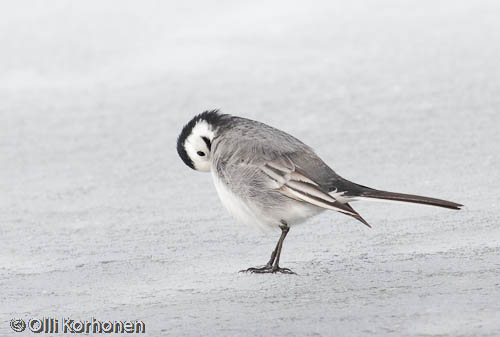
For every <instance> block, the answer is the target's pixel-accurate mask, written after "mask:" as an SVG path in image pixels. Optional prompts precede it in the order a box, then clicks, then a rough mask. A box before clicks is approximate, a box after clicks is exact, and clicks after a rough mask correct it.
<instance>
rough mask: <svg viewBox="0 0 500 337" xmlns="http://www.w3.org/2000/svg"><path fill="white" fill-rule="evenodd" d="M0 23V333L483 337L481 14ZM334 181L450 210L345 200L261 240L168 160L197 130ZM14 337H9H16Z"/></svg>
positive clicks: (181, 15) (391, 8)
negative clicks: (64, 325)
mask: <svg viewBox="0 0 500 337" xmlns="http://www.w3.org/2000/svg"><path fill="white" fill-rule="evenodd" d="M137 4H138V3H137V2H125V1H123V2H119V3H118V2H114V3H111V2H106V3H103V2H101V1H86V2H80V3H76V2H71V3H70V2H67V1H62V0H61V1H54V2H51V6H50V7H49V6H45V4H44V3H41V2H33V3H32V4H31V5H30V6H24V5H21V4H18V5H14V7H8V6H7V5H6V4H2V5H0V45H1V46H2V47H1V48H2V52H1V53H0V74H1V76H0V156H1V165H0V191H1V192H0V336H4V335H5V336H7V335H13V334H14V333H13V332H12V331H11V330H10V327H9V322H10V320H11V319H12V318H24V319H28V318H30V317H43V316H52V317H71V318H74V319H79V320H85V319H89V318H90V317H91V316H95V317H96V318H98V319H101V320H109V319H112V320H113V319H117V320H135V319H138V320H143V321H144V322H145V324H146V329H147V335H150V336H167V335H168V336H200V335H208V336H272V335H276V336H283V335H287V336H314V335H317V336H320V335H334V336H387V335H389V336H499V335H500V223H499V220H500V213H499V211H500V194H499V190H500V173H499V172H500V170H499V167H500V155H499V151H500V132H499V127H500V114H499V106H500V95H499V93H500V62H499V61H498V60H499V55H500V44H499V43H498V41H500V23H499V21H498V11H499V9H500V6H499V5H498V3H497V2H495V1H481V2H473V1H452V0H445V1H439V2H435V1H424V2H418V3H412V2H407V1H404V2H400V1H391V0H384V1H377V2H375V1H372V2H362V1H353V2H349V4H346V3H345V2H341V1H325V2H324V3H322V4H320V3H318V2H314V3H313V2H311V4H304V3H298V2H297V3H295V2H290V1H286V2H281V3H274V4H273V5H272V6H271V5H269V4H268V3H267V2H264V1H262V2H251V3H250V2H245V3H237V2H229V1H227V2H220V3H217V4H215V3H214V4H211V5H209V4H207V3H206V2H199V3H198V4H197V5H194V4H191V3H190V4H189V5H188V4H186V5H182V4H181V3H180V2H141V4H140V6H141V7H140V8H137ZM212 108H221V109H222V110H223V112H226V113H231V114H235V115H241V116H244V117H248V118H252V119H257V120H260V121H263V122H265V123H268V124H270V125H273V126H276V127H279V128H281V129H283V130H285V131H287V132H289V133H291V134H293V135H295V136H296V137H298V138H299V139H301V140H303V141H304V142H305V143H307V144H309V145H310V146H312V147H313V148H314V149H316V151H317V153H318V154H319V155H320V156H321V157H322V158H323V159H324V160H325V161H326V162H327V163H329V164H330V165H331V166H332V168H333V169H334V170H336V171H337V172H338V173H339V174H340V175H342V176H344V177H345V178H347V179H350V180H353V181H355V182H358V183H360V184H363V185H367V186H371V187H374V188H380V189H386V190H392V191H398V192H406V193H414V194H422V195H428V196H433V197H438V198H443V199H448V200H452V201H456V202H461V203H463V204H464V205H466V207H465V208H464V209H463V210H461V211H450V210H445V209H439V208H432V207H425V206H416V205H404V204H385V203H368V202H359V203H356V204H354V207H355V208H356V209H357V210H358V211H359V212H360V213H361V214H362V215H363V217H364V218H365V219H366V220H367V221H368V222H369V223H370V224H371V225H372V226H373V229H371V230H370V229H368V228H366V227H364V226H363V225H361V224H360V223H358V222H356V221H355V220H353V219H351V218H349V217H346V216H343V215H341V214H338V213H334V212H326V213H324V214H322V215H320V216H318V217H317V218H314V219H312V220H311V221H309V222H308V223H306V224H304V225H302V226H299V227H296V228H293V229H292V230H291V231H290V233H289V236H288V237H287V240H286V241H285V245H284V250H283V255H282V266H285V267H289V268H291V269H293V270H294V271H295V272H297V273H298V275H249V274H240V273H238V270H240V269H243V268H248V267H251V266H255V265H260V264H264V263H265V262H266V261H267V259H268V257H269V254H270V253H271V250H272V249H273V247H274V245H275V242H276V240H277V239H278V237H279V233H277V232H276V233H275V232H271V233H265V232H261V231H259V230H258V229H256V228H247V227H245V226H243V225H240V224H238V223H237V222H236V221H234V220H233V219H232V218H231V217H230V216H229V215H228V213H227V212H226V211H225V210H224V209H223V207H222V205H221V203H220V201H219V200H218V198H217V195H216V192H215V189H214V187H213V184H212V182H211V177H210V175H208V174H202V173H198V172H194V171H192V170H190V169H189V168H187V167H186V166H185V165H184V164H183V163H182V162H181V160H180V159H179V158H178V156H177V153H176V151H175V142H176V138H177V136H178V133H179V132H180V130H181V128H182V126H183V124H184V123H186V122H187V121H188V120H189V119H190V118H192V116H193V115H194V114H197V113H199V112H201V111H203V110H205V109H212ZM24 334H26V335H27V334H30V333H29V332H25V333H24Z"/></svg>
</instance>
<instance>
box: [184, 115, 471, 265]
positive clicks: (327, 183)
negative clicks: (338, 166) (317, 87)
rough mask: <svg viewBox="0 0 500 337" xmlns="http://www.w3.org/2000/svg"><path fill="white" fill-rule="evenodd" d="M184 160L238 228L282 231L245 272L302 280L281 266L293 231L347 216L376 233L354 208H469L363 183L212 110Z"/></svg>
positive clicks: (275, 132) (266, 129)
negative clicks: (320, 218) (357, 204)
mask: <svg viewBox="0 0 500 337" xmlns="http://www.w3.org/2000/svg"><path fill="white" fill-rule="evenodd" d="M177 153H178V154H179V156H180V158H181V159H182V161H183V162H184V163H185V164H186V165H187V166H189V167H190V168H192V169H194V170H196V171H201V172H211V175H212V179H213V182H214V185H215V189H216V191H217V194H218V195H219V198H220V200H221V202H222V204H223V205H224V206H225V208H226V209H227V210H228V211H229V213H230V214H231V215H232V216H233V217H234V218H236V219H237V220H238V221H240V222H242V223H244V224H247V225H257V226H260V227H263V228H275V229H280V230H281V235H280V238H279V240H278V242H277V244H276V247H275V249H274V250H273V251H272V253H271V257H270V259H269V261H268V262H267V263H266V264H265V265H264V266H259V267H251V268H248V269H244V270H241V272H249V273H284V274H295V273H294V272H293V271H292V270H290V269H289V268H283V267H280V264H279V262H280V257H281V250H282V248H283V242H284V240H285V238H286V236H287V234H288V232H289V230H290V228H291V227H293V226H295V225H298V224H300V223H302V222H305V221H306V220H308V219H310V218H312V217H314V216H316V215H318V214H320V213H322V212H323V211H326V210H333V211H337V212H340V213H343V214H346V215H348V216H350V217H352V218H354V219H356V220H358V221H359V222H361V223H363V224H364V225H366V226H368V227H370V228H371V226H370V224H369V223H368V222H367V221H366V220H365V219H363V218H362V217H361V215H360V214H359V213H358V212H356V211H355V210H354V209H353V208H352V206H351V205H350V203H351V202H353V201H358V200H384V201H398V202H409V203H416V204H425V205H431V206H438V207H444V208H448V209H453V210H458V209H460V208H461V207H462V206H463V205H461V204H459V203H455V202H451V201H446V200H441V199H436V198H429V197H424V196H418V195H411V194H403V193H395V192H388V191H383V190H377V189H374V188H370V187H367V186H363V185H360V184H356V183H354V182H351V181H349V180H347V179H344V178H342V177H341V176H340V175H338V174H337V173H336V172H335V171H334V170H333V169H331V168H330V167H329V166H328V165H327V164H326V163H325V162H324V161H323V160H322V159H321V158H320V157H319V156H318V155H317V154H316V153H315V152H314V150H313V149H312V148H311V147H309V146H308V145H306V144H304V143H303V142H301V141H300V140H298V139H297V138H295V137H293V136H292V135H290V134H288V133H286V132H284V131H281V130H279V129H277V128H274V127H272V126H269V125H266V124H264V123H261V122H258V121H254V120H251V119H247V118H243V117H237V116H233V115H230V114H225V113H221V112H220V111H219V110H206V111H204V112H202V113H200V114H198V115H196V116H194V117H193V118H192V119H191V120H190V121H189V122H188V123H187V124H185V125H184V127H183V128H182V131H181V133H180V135H179V136H178V138H177Z"/></svg>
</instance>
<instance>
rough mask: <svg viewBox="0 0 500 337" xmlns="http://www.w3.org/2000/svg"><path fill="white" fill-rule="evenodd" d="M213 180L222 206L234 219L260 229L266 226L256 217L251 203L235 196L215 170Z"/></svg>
mask: <svg viewBox="0 0 500 337" xmlns="http://www.w3.org/2000/svg"><path fill="white" fill-rule="evenodd" d="M212 178H213V181H214V185H215V189H216V190H217V193H218V194H219V198H220V200H221V202H222V204H223V205H224V207H225V208H226V209H227V210H228V211H229V213H230V214H231V215H232V216H233V217H235V218H236V219H237V220H239V221H241V222H242V223H244V224H247V225H251V226H259V227H265V226H266V224H265V223H263V221H262V220H263V219H258V218H257V217H256V214H255V213H256V212H255V209H254V207H252V205H251V203H250V202H248V201H244V200H242V199H241V198H240V197H239V196H237V195H236V194H234V193H233V192H232V191H231V190H230V189H229V188H228V187H227V186H226V184H225V183H224V182H223V181H222V180H220V179H219V177H217V174H216V173H215V170H212Z"/></svg>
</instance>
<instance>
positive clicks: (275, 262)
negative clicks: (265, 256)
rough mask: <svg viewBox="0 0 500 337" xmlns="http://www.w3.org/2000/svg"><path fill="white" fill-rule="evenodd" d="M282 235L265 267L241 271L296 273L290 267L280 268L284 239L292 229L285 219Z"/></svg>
mask: <svg viewBox="0 0 500 337" xmlns="http://www.w3.org/2000/svg"><path fill="white" fill-rule="evenodd" d="M281 223H282V225H281V226H280V228H281V236H280V238H279V240H278V243H277V244H276V248H275V249H274V250H273V252H272V253H271V259H269V262H267V264H266V265H265V266H264V267H260V268H248V269H246V270H241V271H240V272H250V273H284V274H295V273H294V272H293V271H291V270H290V269H288V268H280V266H279V261H280V256H281V249H282V248H283V241H285V238H286V235H287V234H288V231H289V230H290V227H289V226H288V224H287V223H286V222H285V221H283V220H282V221H281Z"/></svg>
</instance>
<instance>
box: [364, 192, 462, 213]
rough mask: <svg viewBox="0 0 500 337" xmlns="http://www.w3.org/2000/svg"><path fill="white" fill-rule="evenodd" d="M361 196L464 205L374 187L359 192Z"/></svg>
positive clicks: (454, 206)
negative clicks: (374, 188)
mask: <svg viewBox="0 0 500 337" xmlns="http://www.w3.org/2000/svg"><path fill="white" fill-rule="evenodd" d="M359 197H360V198H371V199H382V200H392V201H403V202H412V203H415V204H424V205H431V206H438V207H444V208H450V209H460V208H461V207H462V206H463V205H461V204H457V203H456V202H451V201H447V200H441V199H436V198H429V197H422V196H420V195H412V194H403V193H394V192H386V191H379V190H373V189H367V190H364V191H362V192H361V193H360V194H359Z"/></svg>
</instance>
